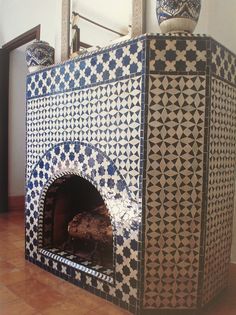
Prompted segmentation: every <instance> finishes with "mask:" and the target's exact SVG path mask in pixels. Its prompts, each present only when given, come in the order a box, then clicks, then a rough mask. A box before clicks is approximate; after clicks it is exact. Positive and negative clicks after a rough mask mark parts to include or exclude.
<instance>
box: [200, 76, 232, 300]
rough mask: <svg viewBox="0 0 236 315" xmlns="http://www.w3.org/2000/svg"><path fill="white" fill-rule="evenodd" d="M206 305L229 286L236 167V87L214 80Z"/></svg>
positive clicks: (207, 220) (207, 232) (206, 260)
mask: <svg viewBox="0 0 236 315" xmlns="http://www.w3.org/2000/svg"><path fill="white" fill-rule="evenodd" d="M211 93H212V97H211V104H212V105H211V122H210V148H209V179H208V205H207V217H206V243H205V246H206V247H205V264H204V265H205V268H204V287H203V302H202V303H203V305H204V304H206V303H208V302H209V301H210V300H211V299H212V298H213V297H214V296H215V295H216V294H218V293H219V292H220V291H221V290H222V289H224V288H225V287H226V285H227V280H228V267H229V262H230V250H231V237H232V235H231V234H232V222H233V209H234V181H235V165H236V87H233V86H231V85H229V84H228V83H225V82H223V81H222V80H219V79H216V78H212V91H211Z"/></svg>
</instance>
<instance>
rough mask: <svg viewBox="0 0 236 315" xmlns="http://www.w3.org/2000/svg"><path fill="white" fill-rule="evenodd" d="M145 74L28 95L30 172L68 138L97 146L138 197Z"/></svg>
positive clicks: (28, 165) (28, 162)
mask: <svg viewBox="0 0 236 315" xmlns="http://www.w3.org/2000/svg"><path fill="white" fill-rule="evenodd" d="M141 84H142V82H141V77H136V78H133V79H125V80H121V81H118V82H113V83H110V84H104V85H99V86H96V87H91V88H88V89H82V90H79V91H71V92H68V93H64V94H57V95H51V96H47V97H40V98H37V99H33V100H28V104H27V156H28V160H27V169H28V177H29V175H30V173H31V171H32V167H33V166H34V165H35V163H36V162H38V160H39V158H40V157H41V156H42V155H43V154H44V153H45V152H46V151H47V150H48V149H49V148H51V147H52V146H53V145H55V144H58V143H60V142H63V141H77V140H80V141H83V142H86V143H89V144H91V145H94V146H96V147H97V148H98V149H100V150H101V151H102V152H104V153H105V154H106V155H107V156H109V157H110V158H111V159H112V160H113V161H114V163H115V165H116V167H117V168H118V169H119V170H120V172H121V174H122V175H123V176H124V178H125V180H126V183H127V184H128V186H129V189H130V191H131V192H132V193H133V196H134V198H136V199H137V198H138V196H139V176H140V169H139V167H140V136H141V130H142V122H141V109H142V108H141Z"/></svg>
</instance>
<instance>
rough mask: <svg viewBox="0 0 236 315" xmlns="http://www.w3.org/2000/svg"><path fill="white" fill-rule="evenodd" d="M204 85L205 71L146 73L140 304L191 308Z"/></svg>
mask: <svg viewBox="0 0 236 315" xmlns="http://www.w3.org/2000/svg"><path fill="white" fill-rule="evenodd" d="M205 84H206V81H205V76H197V75H182V76H180V75H172V76H167V75H152V76H150V80H149V86H150V90H149V91H150V93H149V111H148V120H147V123H148V132H147V134H148V143H147V178H146V180H147V185H146V239H145V247H146V252H145V276H146V281H145V288H144V307H145V308H168V309H171V308H194V307H196V303H197V287H198V269H199V250H200V228H201V203H202V183H203V146H204V116H205V89H206V87H205Z"/></svg>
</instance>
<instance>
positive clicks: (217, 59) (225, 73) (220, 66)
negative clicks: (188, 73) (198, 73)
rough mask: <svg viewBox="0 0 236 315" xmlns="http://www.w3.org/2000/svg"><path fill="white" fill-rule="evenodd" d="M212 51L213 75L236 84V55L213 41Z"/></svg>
mask: <svg viewBox="0 0 236 315" xmlns="http://www.w3.org/2000/svg"><path fill="white" fill-rule="evenodd" d="M211 49H212V61H211V62H212V65H211V69H212V73H213V74H215V75H216V76H218V77H220V78H221V79H223V80H227V81H228V82H230V83H232V84H236V55H234V54H233V53H232V52H231V51H229V50H228V49H226V48H225V47H223V46H222V45H220V44H219V43H217V42H216V41H214V40H211Z"/></svg>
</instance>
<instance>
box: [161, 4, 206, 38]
mask: <svg viewBox="0 0 236 315" xmlns="http://www.w3.org/2000/svg"><path fill="white" fill-rule="evenodd" d="M200 10H201V0H156V14H157V20H158V23H159V25H160V28H161V31H162V32H163V33H170V32H187V33H193V31H194V29H195V27H196V25H197V22H198V18H199V15H200Z"/></svg>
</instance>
